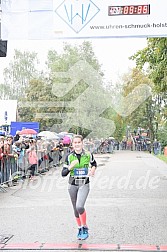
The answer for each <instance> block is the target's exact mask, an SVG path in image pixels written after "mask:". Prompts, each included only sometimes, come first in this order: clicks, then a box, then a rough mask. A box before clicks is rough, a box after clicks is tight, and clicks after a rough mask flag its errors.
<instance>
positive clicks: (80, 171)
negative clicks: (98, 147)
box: [74, 168, 88, 177]
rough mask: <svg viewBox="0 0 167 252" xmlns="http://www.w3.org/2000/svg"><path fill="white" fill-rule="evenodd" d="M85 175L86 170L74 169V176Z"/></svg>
mask: <svg viewBox="0 0 167 252" xmlns="http://www.w3.org/2000/svg"><path fill="white" fill-rule="evenodd" d="M87 174H88V168H75V169H74V176H77V177H84V176H86V175H87Z"/></svg>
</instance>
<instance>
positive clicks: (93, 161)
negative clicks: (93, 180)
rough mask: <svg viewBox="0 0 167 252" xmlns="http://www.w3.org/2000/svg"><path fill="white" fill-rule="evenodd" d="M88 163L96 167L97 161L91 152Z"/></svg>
mask: <svg viewBox="0 0 167 252" xmlns="http://www.w3.org/2000/svg"><path fill="white" fill-rule="evenodd" d="M90 164H91V166H95V167H97V162H96V160H95V159H94V156H93V154H91V159H90Z"/></svg>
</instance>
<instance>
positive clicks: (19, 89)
mask: <svg viewBox="0 0 167 252" xmlns="http://www.w3.org/2000/svg"><path fill="white" fill-rule="evenodd" d="M37 63H38V60H37V54H36V53H35V52H32V53H30V52H23V53H22V52H20V51H18V50H15V54H14V59H13V61H11V62H10V63H9V67H7V68H5V69H4V85H5V86H6V90H4V94H5V95H6V96H8V98H9V99H19V98H20V97H23V96H25V90H26V87H27V86H28V85H29V81H30V80H31V79H33V78H35V77H37V75H38V71H37V70H36V65H37Z"/></svg>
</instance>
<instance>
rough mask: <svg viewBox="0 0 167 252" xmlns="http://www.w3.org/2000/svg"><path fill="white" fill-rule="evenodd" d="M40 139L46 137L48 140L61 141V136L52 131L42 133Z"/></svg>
mask: <svg viewBox="0 0 167 252" xmlns="http://www.w3.org/2000/svg"><path fill="white" fill-rule="evenodd" d="M38 136H39V137H44V138H46V139H59V136H58V135H57V134H56V133H55V132H51V131H41V132H40V133H39V134H38Z"/></svg>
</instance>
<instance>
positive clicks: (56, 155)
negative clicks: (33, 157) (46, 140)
mask: <svg viewBox="0 0 167 252" xmlns="http://www.w3.org/2000/svg"><path fill="white" fill-rule="evenodd" d="M68 152H69V148H68V147H63V148H62V149H61V150H59V149H56V150H52V151H49V152H48V151H38V150H37V151H36V154H37V159H38V162H37V165H36V169H35V174H40V173H42V172H45V171H48V170H49V169H50V168H51V167H56V166H59V165H60V164H61V163H62V162H64V161H65V157H66V155H67V154H68ZM30 167H31V164H30V163H29V160H28V154H27V153H26V152H24V155H22V156H21V157H18V156H15V155H14V156H5V155H4V157H3V158H1V160H0V185H1V187H0V189H1V190H3V189H2V185H3V184H7V185H8V186H12V184H13V182H14V181H15V180H17V179H18V178H20V179H24V178H26V177H28V176H29V174H30V170H29V168H30ZM3 191H4V190H3Z"/></svg>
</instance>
